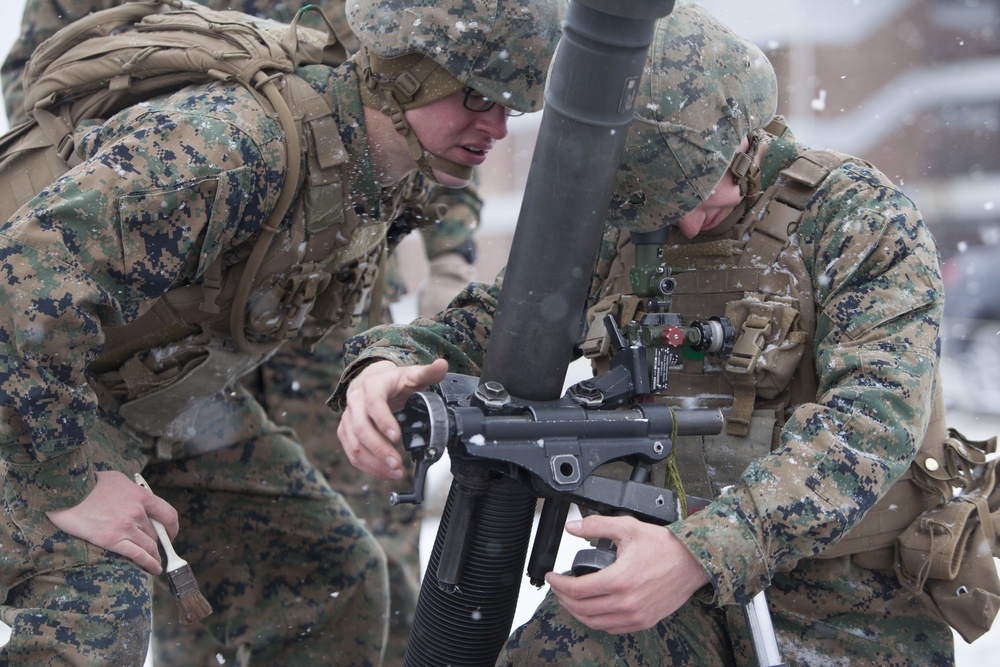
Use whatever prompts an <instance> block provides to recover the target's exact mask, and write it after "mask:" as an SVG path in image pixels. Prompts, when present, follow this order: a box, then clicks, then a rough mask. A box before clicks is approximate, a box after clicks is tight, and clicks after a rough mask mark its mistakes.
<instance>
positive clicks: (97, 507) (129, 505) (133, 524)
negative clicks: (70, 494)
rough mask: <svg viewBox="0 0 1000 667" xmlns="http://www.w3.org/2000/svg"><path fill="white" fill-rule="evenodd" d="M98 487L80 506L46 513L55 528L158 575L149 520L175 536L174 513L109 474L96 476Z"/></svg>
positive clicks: (116, 474) (160, 501)
mask: <svg viewBox="0 0 1000 667" xmlns="http://www.w3.org/2000/svg"><path fill="white" fill-rule="evenodd" d="M95 476H96V477H97V486H95V487H94V490H93V491H91V492H90V495H88V496H87V497H86V498H84V499H83V502H81V503H80V504H79V505H76V506H75V507H69V508H67V509H62V510H54V511H52V512H46V516H47V517H48V518H49V521H51V522H52V523H53V524H54V525H55V527H56V528H58V529H59V530H62V531H63V532H66V533H69V534H70V535H72V536H73V537H79V538H80V539H82V540H86V541H87V542H90V543H91V544H95V545H97V546H99V547H101V548H102V549H107V550H108V551H113V552H115V553H116V554H120V555H122V556H124V557H125V558H128V559H129V560H133V561H135V563H136V564H137V565H138V566H139V567H141V568H142V569H144V570H146V571H147V572H150V573H152V574H160V573H161V572H163V567H162V565H161V564H160V551H159V542H158V541H157V539H156V531H155V530H154V529H153V524H152V523H150V521H149V519H150V517H151V518H153V519H156V520H157V521H159V522H160V523H162V524H163V525H164V527H165V528H166V529H167V534H168V535H170V537H171V538H173V537H174V536H176V535H177V528H178V524H177V511H176V510H175V509H174V508H173V507H171V506H170V504H169V503H167V501H165V500H163V499H162V498H159V497H157V496H154V495H153V494H152V493H150V492H149V491H147V490H146V489H144V488H142V487H141V486H139V485H138V484H136V483H135V482H133V481H132V480H131V479H130V478H129V477H127V476H126V475H124V474H122V473H120V472H118V471H115V470H108V471H104V472H99V473H95Z"/></svg>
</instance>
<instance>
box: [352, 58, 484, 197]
mask: <svg viewBox="0 0 1000 667" xmlns="http://www.w3.org/2000/svg"><path fill="white" fill-rule="evenodd" d="M376 62H380V60H379V58H378V57H377V56H375V55H374V54H373V53H371V52H370V51H368V49H366V48H363V52H362V53H361V54H360V58H359V60H358V64H359V68H358V69H359V70H360V72H361V76H362V80H363V82H364V85H363V86H362V87H361V94H362V100H363V103H364V104H365V106H370V107H371V108H373V109H377V110H378V111H380V112H382V113H385V114H387V115H388V116H389V118H391V119H392V124H393V127H394V128H395V130H396V132H398V133H399V134H400V135H402V136H403V138H404V139H406V144H407V146H408V147H409V149H410V157H412V158H413V160H414V161H415V162H416V163H417V168H418V169H420V172H421V173H422V174H423V175H424V176H426V177H427V178H429V179H431V180H432V181H434V182H435V183H437V182H438V178H437V177H436V176H435V175H434V169H437V170H438V171H441V172H444V173H445V174H448V175H449V176H454V177H456V178H460V179H462V180H466V181H467V180H470V179H471V178H472V169H473V168H472V167H471V166H469V165H464V164H460V163H458V162H454V161H452V160H449V159H447V158H443V157H441V156H440V155H434V154H433V153H431V152H430V151H428V150H427V149H425V148H424V147H423V144H421V143H420V138H419V137H417V133H416V132H414V131H413V127H412V126H411V125H410V123H409V122H408V121H407V120H406V113H405V112H406V109H407V108H408V107H413V106H419V105H418V104H414V102H416V101H417V98H418V96H419V95H420V93H421V86H423V85H424V83H425V82H426V81H427V80H428V79H429V78H430V77H432V76H433V75H435V74H436V73H438V71H439V70H440V71H442V72H443V71H444V70H443V68H441V66H440V65H438V64H437V63H436V62H434V61H433V60H432V59H431V58H428V57H427V56H423V57H422V58H420V59H419V60H418V61H417V62H416V63H414V64H413V65H411V66H410V67H408V68H407V69H405V70H403V71H402V72H401V73H399V74H398V75H397V76H394V77H393V76H385V75H381V74H378V73H376V72H375V71H374V69H373V63H376ZM448 76H450V75H448ZM455 84H456V87H455V90H459V89H460V88H459V87H457V86H460V85H461V84H459V83H458V80H457V79H455ZM423 92H424V93H425V94H426V92H427V91H426V87H425V90H424V91H423ZM449 94H450V92H449ZM425 96H426V95H425ZM438 99H440V98H438ZM430 101H434V100H427V99H424V100H421V102H422V103H423V104H426V103H428V102H430Z"/></svg>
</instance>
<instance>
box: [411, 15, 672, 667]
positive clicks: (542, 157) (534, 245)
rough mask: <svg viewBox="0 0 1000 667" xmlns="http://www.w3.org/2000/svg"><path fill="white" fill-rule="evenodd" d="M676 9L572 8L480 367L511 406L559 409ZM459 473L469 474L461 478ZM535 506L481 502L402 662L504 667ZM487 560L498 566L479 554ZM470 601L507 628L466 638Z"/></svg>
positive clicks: (515, 490) (513, 487) (524, 497)
mask: <svg viewBox="0 0 1000 667" xmlns="http://www.w3.org/2000/svg"><path fill="white" fill-rule="evenodd" d="M673 4H674V0H570V2H569V6H568V9H567V12H566V20H565V22H564V24H563V35H562V38H561V40H560V42H559V48H558V49H557V51H556V56H555V59H554V60H553V64H552V70H551V73H550V75H549V81H548V85H547V87H546V91H545V108H544V110H543V111H542V122H541V127H540V130H539V135H538V142H537V144H536V147H535V152H534V155H533V157H532V162H531V166H530V169H529V172H528V181H527V182H528V185H527V187H526V189H525V193H524V199H523V201H522V204H521V211H520V215H519V217H518V222H517V227H516V229H515V232H514V240H513V244H512V247H511V254H510V258H509V260H508V264H507V272H506V277H505V282H504V287H503V290H502V293H501V296H500V302H499V306H498V309H497V313H496V316H495V319H494V326H493V331H494V332H503V335H500V336H495V337H493V338H492V339H491V341H490V346H489V348H488V350H487V352H486V359H485V363H484V368H483V375H482V381H483V382H486V381H490V380H496V381H498V382H500V383H501V384H503V386H504V387H506V388H507V390H508V392H509V393H510V394H511V395H512V396H516V397H518V398H521V399H526V400H552V399H555V398H558V397H559V394H560V392H561V390H562V384H563V382H564V379H565V376H566V371H567V369H568V368H569V363H570V360H571V357H572V354H573V346H574V344H575V342H576V337H577V334H578V333H579V328H580V323H581V322H582V318H583V314H584V305H585V303H586V298H587V292H588V289H589V284H590V276H591V269H592V267H593V264H594V261H595V259H596V257H597V252H598V249H599V247H600V241H601V237H602V234H603V229H604V222H605V219H606V213H607V208H608V204H609V202H610V200H611V192H612V190H613V187H614V176H615V173H616V171H617V169H618V165H619V162H620V160H621V155H622V151H623V149H624V145H625V139H626V134H627V131H628V125H629V123H630V122H631V119H632V114H633V106H634V103H635V96H636V94H637V92H638V84H639V81H640V79H641V76H642V70H643V66H644V64H645V61H646V54H647V51H648V49H649V45H650V44H651V43H652V40H653V33H654V30H655V20H656V19H658V18H660V17H663V16H666V15H667V14H669V13H670V12H671V11H672V10H673ZM453 472H454V473H455V475H456V476H461V474H462V471H461V470H460V469H458V470H453ZM470 500H471V499H469V498H468V497H466V494H464V493H463V492H462V491H461V481H460V479H456V480H455V481H454V482H453V483H452V488H451V492H450V493H449V496H448V501H447V503H446V507H445V512H444V515H443V516H442V520H441V524H440V527H439V529H438V534H437V538H436V540H435V545H434V551H435V553H438V552H439V551H440V549H441V547H442V544H444V543H445V542H446V536H447V531H448V522H447V517H448V516H449V515H450V514H451V513H452V512H453V511H458V510H456V508H454V507H453V504H454V503H465V502H470ZM534 508H535V502H534V496H533V494H531V493H530V492H529V491H528V490H527V489H526V488H524V487H522V486H520V484H519V483H517V482H514V481H512V480H511V479H509V478H503V479H501V480H500V481H499V482H497V483H496V484H494V485H493V487H492V488H491V489H489V490H487V492H486V494H485V495H484V496H481V497H479V498H478V500H477V502H476V517H475V520H474V521H473V525H474V526H475V529H474V530H473V531H472V534H471V535H470V536H469V537H468V539H467V540H466V544H465V546H464V549H465V550H466V551H467V552H468V553H469V555H470V557H468V558H466V557H465V556H464V555H463V556H462V557H461V562H463V563H464V567H463V572H462V581H461V582H460V583H459V584H458V586H457V588H455V589H453V590H451V592H448V591H446V590H443V589H442V588H441V586H440V583H439V582H438V581H437V573H436V567H429V568H428V570H427V572H426V573H425V575H424V580H423V583H422V585H421V589H420V596H419V598H418V600H417V609H416V612H415V620H414V629H413V632H412V633H411V636H410V642H409V644H408V646H407V650H406V656H405V658H404V665H406V666H407V667H435V666H438V665H440V666H444V665H455V666H456V667H458V666H460V665H471V666H472V667H478V666H480V665H482V666H483V667H488V666H489V665H493V664H494V661H495V659H496V657H497V655H498V654H499V652H500V649H501V648H502V647H503V644H504V642H505V641H506V639H507V636H508V634H509V631H510V624H511V622H512V621H513V617H514V612H515V609H516V606H517V597H518V593H519V586H517V585H516V584H514V582H516V581H518V580H519V579H520V577H521V576H523V575H522V574H521V570H522V569H523V567H524V556H525V554H526V553H527V548H528V533H530V528H531V524H532V520H533V516H534ZM459 509H461V508H459ZM458 513H460V514H461V513H462V512H461V511H458ZM501 514H502V515H503V516H504V520H503V521H501V522H497V523H496V524H495V525H494V526H493V527H490V526H486V525H485V523H486V522H485V521H484V518H485V517H486V516H490V517H493V515H501ZM494 518H495V517H494ZM512 526H513V527H516V529H515V530H513V531H512V530H511V527H512ZM525 528H526V529H525ZM504 530H507V531H510V532H508V533H507V534H504V532H503V531H504ZM511 532H513V533H514V534H516V535H517V536H518V537H517V538H516V539H515V540H513V541H515V542H517V544H511V540H509V539H508V538H509V535H510V533H511ZM522 533H523V535H524V537H523V538H521V537H520V535H521V534H522ZM499 551H503V553H502V554H501V553H499ZM490 552H494V553H497V554H498V555H499V556H502V558H492V559H485V560H479V559H476V558H472V557H471V555H472V554H478V553H490ZM515 564H516V567H517V568H518V569H517V571H514V570H513V567H514V566H515ZM432 565H433V563H432ZM502 568H511V569H510V570H509V571H500V570H501V569H502ZM511 577H513V580H511ZM473 593H475V594H476V595H481V596H482V597H481V598H480V599H485V600H489V604H490V605H494V606H495V609H491V612H495V613H496V614H497V615H499V617H500V618H501V619H503V618H506V619H507V622H506V623H503V622H501V623H499V624H497V625H494V626H493V627H492V628H488V627H482V628H481V631H479V632H476V633H474V634H473V636H472V637H471V638H468V639H466V636H465V633H464V632H463V631H461V630H462V629H463V628H467V627H468V625H469V622H470V618H469V610H470V609H471V608H473V606H474V603H475V600H474V599H472V598H473V597H474V596H473Z"/></svg>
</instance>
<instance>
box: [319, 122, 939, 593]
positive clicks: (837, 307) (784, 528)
mask: <svg viewBox="0 0 1000 667" xmlns="http://www.w3.org/2000/svg"><path fill="white" fill-rule="evenodd" d="M806 150H807V147H806V146H803V145H801V144H799V143H797V142H796V141H795V140H794V137H793V136H792V135H791V133H790V132H786V133H785V135H784V136H783V138H781V139H777V140H775V141H773V142H772V143H771V144H770V147H769V149H768V152H767V154H766V156H765V158H764V163H763V164H762V189H764V190H766V189H767V187H768V186H769V185H771V184H772V183H773V182H774V180H775V179H776V178H777V176H778V172H779V171H781V170H782V169H785V168H787V167H788V166H789V165H791V163H792V162H793V160H794V159H795V157H796V156H798V155H801V154H802V153H803V152H805V151H806ZM619 237H620V232H619V231H618V230H616V229H611V228H608V229H607V230H606V234H605V239H604V242H603V243H602V248H601V256H600V257H599V258H598V261H597V262H596V264H595V270H594V280H593V283H592V290H591V295H590V306H594V305H595V304H597V303H598V301H599V300H600V299H602V298H603V297H606V296H607V295H606V294H605V293H604V292H603V286H604V282H605V279H606V278H607V277H608V273H609V270H610V268H611V266H612V265H613V264H614V260H615V256H616V253H617V252H618V250H617V249H618V247H619V246H618V242H619ZM697 240H698V239H696V241H697ZM702 240H704V239H702ZM791 243H792V244H794V245H797V249H798V250H799V251H800V252H799V254H800V255H801V257H802V260H803V262H804V265H805V270H806V272H807V273H808V275H809V278H810V281H811V287H810V288H809V289H810V291H811V295H812V299H813V301H814V304H815V335H814V338H813V340H811V341H809V344H810V345H811V352H812V354H811V355H805V357H804V358H806V359H809V358H811V359H812V362H813V368H812V369H811V372H812V373H813V374H814V378H813V379H814V380H815V383H814V386H815V387H817V389H816V393H815V399H814V400H809V401H804V402H801V403H800V404H798V405H791V406H788V410H787V413H786V414H787V421H785V423H784V426H783V427H782V428H781V431H780V434H779V437H778V438H777V444H776V445H775V447H774V449H773V451H772V452H771V453H770V454H769V455H766V456H763V457H761V458H759V459H756V460H754V461H753V462H752V463H751V464H750V465H749V466H748V467H747V468H746V469H745V470H744V471H743V473H742V475H741V476H740V477H739V480H738V482H736V483H735V484H734V485H733V486H732V487H730V488H728V489H726V490H725V491H724V492H723V493H722V494H721V495H719V496H718V497H716V498H715V499H714V500H713V501H712V502H711V503H710V504H709V505H708V506H707V507H705V508H704V509H702V510H700V511H698V512H695V513H693V514H691V515H690V516H688V517H686V518H685V519H683V520H680V521H678V522H676V523H674V524H672V525H671V526H669V529H670V530H671V531H672V532H673V533H674V534H676V535H677V536H678V537H679V538H680V539H681V540H682V541H683V542H684V543H685V545H686V546H687V548H688V549H690V551H691V552H692V553H693V554H694V555H695V556H696V557H697V558H698V560H699V561H700V562H701V563H702V565H703V566H704V567H705V570H706V571H707V572H708V573H709V576H710V578H711V582H712V585H713V587H714V601H715V602H716V603H718V604H732V603H734V602H738V603H745V602H747V601H749V600H750V599H751V598H752V597H753V595H754V594H756V593H757V592H758V591H760V590H762V589H763V588H765V587H766V586H767V585H768V583H769V581H770V579H771V576H772V575H773V573H774V572H776V571H777V570H779V569H791V568H793V567H795V564H796V563H797V562H798V561H799V560H801V559H803V558H810V557H812V556H815V555H816V554H817V553H819V552H821V551H822V550H824V549H825V548H827V547H829V546H831V545H833V544H836V543H837V542H838V541H839V540H840V539H841V538H842V537H844V535H845V534H846V533H847V532H848V531H849V530H850V529H851V528H852V527H853V526H855V525H856V524H857V523H858V522H859V521H860V520H861V518H862V517H863V516H864V514H865V512H866V511H867V510H868V509H870V508H871V507H872V506H873V505H874V504H875V503H876V502H877V501H878V500H879V498H881V497H882V496H883V495H884V494H885V493H886V492H887V490H888V489H889V487H890V486H891V485H892V484H893V483H894V482H895V481H896V480H897V479H899V478H900V476H901V475H903V473H904V472H905V471H906V470H907V467H908V466H909V465H910V462H911V461H912V460H913V458H914V456H915V454H916V452H917V450H918V449H919V447H920V444H921V441H922V439H923V436H924V432H925V430H926V429H927V425H928V419H929V416H930V413H931V406H932V400H933V394H934V389H935V381H936V378H937V363H938V356H939V349H938V348H939V338H938V335H939V323H940V319H941V313H942V306H943V301H942V299H943V293H942V284H941V277H940V267H939V257H938V253H937V250H936V247H935V244H934V241H933V239H932V238H931V235H930V233H929V232H928V230H927V228H926V227H925V225H924V223H923V221H922V219H921V217H920V214H919V212H918V211H917V209H916V207H915V205H914V204H913V202H912V201H911V200H910V199H909V198H908V197H906V196H905V195H904V194H903V193H902V192H901V191H900V190H899V188H898V187H897V186H895V185H894V184H893V183H892V182H890V180H889V179H888V178H887V177H886V176H885V175H884V174H882V173H880V172H879V171H877V170H875V169H873V168H870V167H868V166H864V165H862V164H860V161H859V163H852V162H848V163H846V164H844V165H842V166H841V167H839V168H837V169H835V170H833V171H832V173H831V174H830V176H829V177H828V178H827V179H826V180H825V181H824V183H823V185H822V186H821V187H820V188H819V189H818V190H817V191H816V192H815V194H814V196H813V197H812V198H811V199H810V201H809V202H808V204H807V206H806V209H805V211H804V214H803V216H802V218H801V221H800V224H799V226H798V229H797V231H796V232H795V233H794V234H793V235H792V237H791ZM557 244H558V240H556V239H554V240H553V244H552V247H558V245H557ZM775 270H781V267H778V266H776V267H775ZM501 287H502V275H501V276H499V277H498V279H497V280H496V282H495V283H494V284H492V285H485V284H473V285H470V287H469V288H468V289H467V290H466V291H465V292H463V293H462V294H460V295H459V296H458V297H457V298H456V299H455V301H453V302H452V308H451V309H450V310H448V311H446V312H444V313H442V314H441V315H439V316H438V317H437V318H435V319H432V320H430V319H420V320H416V321H415V322H413V323H412V324H410V325H407V326H398V325H389V326H382V327H377V328H375V329H372V330H371V331H369V332H367V333H365V334H363V335H361V336H358V337H356V338H354V339H350V340H349V341H348V342H347V352H348V360H349V361H350V362H352V363H351V366H349V367H348V369H347V372H346V373H345V376H344V378H343V382H342V384H341V385H340V388H339V389H338V391H337V393H336V394H335V395H334V397H333V400H332V404H333V405H335V406H336V405H337V404H338V403H339V401H341V400H342V398H343V395H344V391H345V389H346V383H347V382H349V380H350V378H351V377H352V376H353V375H354V374H356V373H357V371H358V370H359V369H360V367H361V366H362V365H363V364H364V363H365V362H367V361H371V360H374V359H380V358H384V359H389V360H392V361H394V362H395V363H397V364H401V365H405V364H419V363H429V362H430V361H432V360H434V359H436V358H438V357H443V358H445V359H447V360H448V361H449V364H450V370H451V371H453V372H458V373H466V374H471V375H478V374H479V372H480V369H481V368H482V363H483V357H484V349H485V347H486V346H487V345H488V341H489V337H490V335H491V334H492V333H493V332H492V322H493V316H494V313H495V309H496V306H497V302H498V297H499V292H500V289H501ZM800 287H801V286H800ZM498 335H502V334H498ZM807 372H808V371H807ZM692 399H693V400H692V401H689V402H687V403H685V405H686V406H689V407H697V406H696V405H694V403H696V402H697V397H692Z"/></svg>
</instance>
